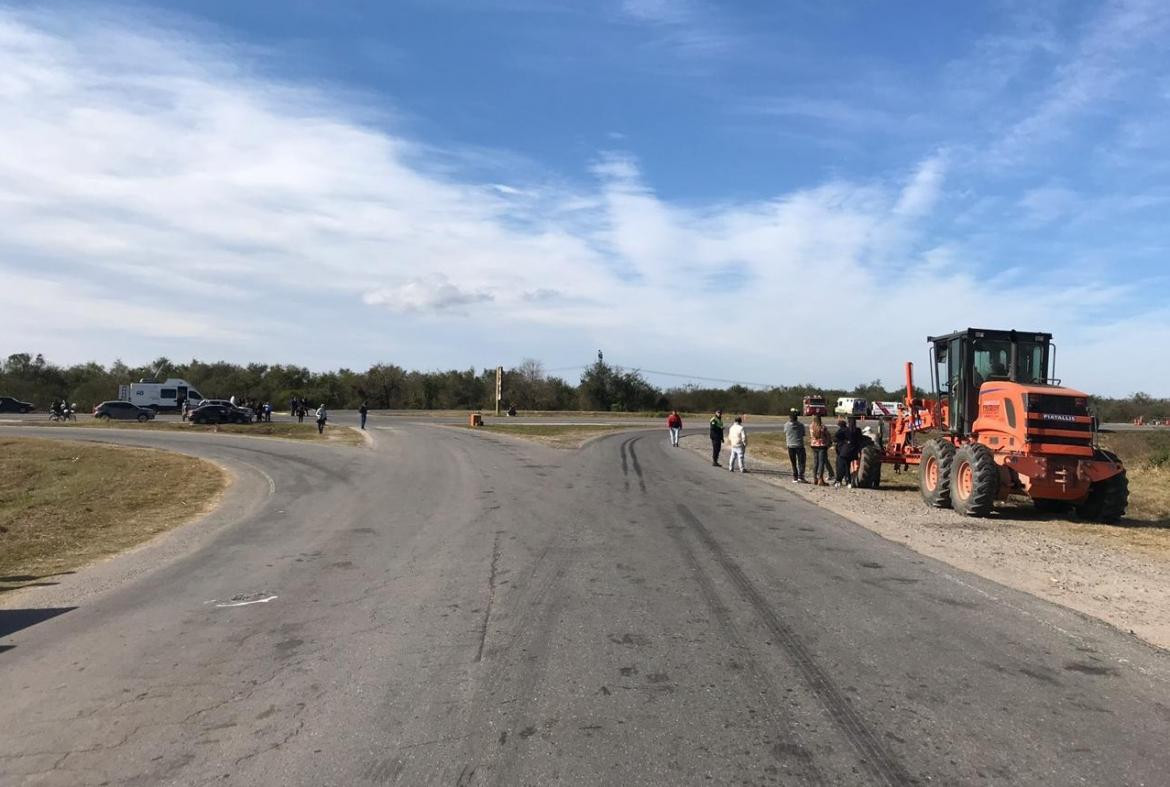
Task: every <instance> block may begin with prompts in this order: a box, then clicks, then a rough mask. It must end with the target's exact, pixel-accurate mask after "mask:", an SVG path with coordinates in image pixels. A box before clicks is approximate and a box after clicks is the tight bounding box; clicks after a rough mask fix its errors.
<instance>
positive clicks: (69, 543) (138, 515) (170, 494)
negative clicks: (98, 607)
mask: <svg viewBox="0 0 1170 787" xmlns="http://www.w3.org/2000/svg"><path fill="white" fill-rule="evenodd" d="M227 483H228V478H227V475H226V473H225V472H224V471H223V470H222V469H221V468H220V467H218V466H217V465H215V464H212V463H211V462H207V461H204V460H202V459H196V458H194V457H191V456H185V455H181V454H174V453H169V452H166V451H156V450H152V449H146V448H126V447H122V446H113V445H97V444H93V443H74V442H67V441H62V440H42V439H38V438H30V437H4V436H3V435H0V593H3V592H4V591H10V590H16V589H18V588H21V587H28V586H35V585H37V584H40V583H43V582H44V581H46V580H47V579H48V578H51V577H53V576H55V575H61V574H65V573H69V572H72V571H74V570H75V569H77V568H79V567H81V566H83V565H86V564H88V563H92V562H94V561H97V560H100V559H102V558H106V557H110V556H112V555H115V554H117V553H119V552H122V551H124V550H126V549H129V548H131V547H134V546H137V545H138V544H141V543H143V542H145V541H147V540H149V539H151V538H153V537H155V536H157V535H158V534H160V533H162V532H164V531H166V530H170V529H171V528H173V527H175V526H177V525H180V524H183V523H184V522H187V521H190V520H191V519H193V518H196V517H198V516H201V515H203V514H205V513H206V512H207V511H209V510H210V509H211V508H213V507H214V506H215V505H216V503H217V502H218V500H219V499H220V496H221V495H222V493H223V491H224V489H225V487H226V486H227Z"/></svg>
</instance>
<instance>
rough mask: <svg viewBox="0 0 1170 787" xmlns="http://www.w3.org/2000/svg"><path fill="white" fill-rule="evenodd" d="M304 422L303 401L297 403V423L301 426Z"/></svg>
mask: <svg viewBox="0 0 1170 787" xmlns="http://www.w3.org/2000/svg"><path fill="white" fill-rule="evenodd" d="M304 422H305V403H304V402H303V401H300V402H297V423H298V424H303V423H304Z"/></svg>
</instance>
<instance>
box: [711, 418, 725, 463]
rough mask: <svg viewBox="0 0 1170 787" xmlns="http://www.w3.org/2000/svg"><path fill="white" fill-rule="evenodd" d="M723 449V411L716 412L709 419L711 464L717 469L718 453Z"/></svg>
mask: <svg viewBox="0 0 1170 787" xmlns="http://www.w3.org/2000/svg"><path fill="white" fill-rule="evenodd" d="M722 448H723V411H722V410H716V411H715V415H714V416H713V417H712V418H711V464H713V465H714V466H715V467H719V451H720V450H721V449H722Z"/></svg>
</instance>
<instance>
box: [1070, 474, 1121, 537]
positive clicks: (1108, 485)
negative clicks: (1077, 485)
mask: <svg viewBox="0 0 1170 787" xmlns="http://www.w3.org/2000/svg"><path fill="white" fill-rule="evenodd" d="M1128 506H1129V479H1128V478H1127V477H1126V475H1125V471H1124V470H1122V471H1121V472H1120V473H1118V474H1117V475H1115V476H1113V477H1111V478H1106V479H1105V480H1104V481H1098V482H1097V483H1095V484H1093V485H1092V486H1091V487H1089V496H1088V497H1087V498H1086V499H1085V502H1083V503H1081V504H1080V505H1079V506H1077V516H1079V517H1080V518H1081V519H1087V520H1090V521H1092V522H1104V523H1105V524H1108V525H1112V524H1113V523H1115V522H1116V521H1117V520H1119V519H1121V518H1122V517H1123V516H1125V509H1126V508H1127V507H1128Z"/></svg>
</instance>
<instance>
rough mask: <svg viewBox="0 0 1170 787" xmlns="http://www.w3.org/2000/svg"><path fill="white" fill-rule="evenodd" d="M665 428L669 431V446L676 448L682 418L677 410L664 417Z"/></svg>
mask: <svg viewBox="0 0 1170 787" xmlns="http://www.w3.org/2000/svg"><path fill="white" fill-rule="evenodd" d="M666 428H667V429H669V430H670V444H671V445H673V446H674V447H675V448H678V435H679V432H681V431H682V416H681V415H679V414H678V410H671V411H670V415H668V416H666Z"/></svg>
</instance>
